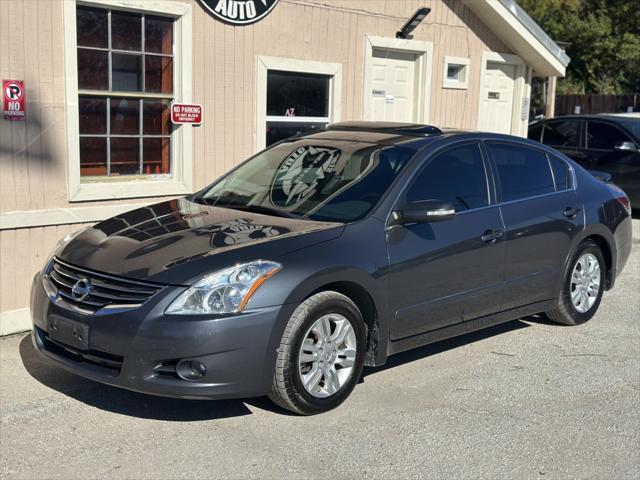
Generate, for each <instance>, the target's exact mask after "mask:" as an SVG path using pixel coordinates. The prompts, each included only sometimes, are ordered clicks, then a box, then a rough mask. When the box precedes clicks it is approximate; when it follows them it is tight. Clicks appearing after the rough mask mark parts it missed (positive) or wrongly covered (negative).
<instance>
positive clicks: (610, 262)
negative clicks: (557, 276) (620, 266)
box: [565, 225, 616, 290]
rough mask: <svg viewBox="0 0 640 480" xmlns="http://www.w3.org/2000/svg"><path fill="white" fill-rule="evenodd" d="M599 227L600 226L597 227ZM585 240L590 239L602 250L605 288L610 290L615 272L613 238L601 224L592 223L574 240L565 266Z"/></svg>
mask: <svg viewBox="0 0 640 480" xmlns="http://www.w3.org/2000/svg"><path fill="white" fill-rule="evenodd" d="M598 227H600V228H598ZM585 241H592V242H593V243H595V244H596V245H597V246H598V248H600V250H601V251H602V256H603V257H604V261H605V263H606V265H605V267H606V269H605V290H610V289H611V288H612V287H613V284H614V282H615V272H616V263H615V262H616V251H615V240H614V238H613V235H612V234H611V232H610V231H609V230H607V229H606V228H605V227H604V226H602V225H594V226H592V228H589V229H587V230H585V231H584V232H583V234H582V235H580V236H579V237H578V238H577V239H576V241H575V242H574V245H573V248H572V249H571V253H570V254H569V257H568V259H567V266H566V268H568V267H569V265H568V263H569V261H570V260H571V256H572V255H573V252H574V251H575V249H576V248H578V245H580V244H582V243H583V242H585ZM565 272H566V270H565Z"/></svg>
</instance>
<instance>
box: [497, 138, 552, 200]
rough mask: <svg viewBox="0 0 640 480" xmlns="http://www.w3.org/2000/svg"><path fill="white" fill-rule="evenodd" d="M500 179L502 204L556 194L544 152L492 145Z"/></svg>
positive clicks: (517, 146)
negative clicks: (546, 194)
mask: <svg viewBox="0 0 640 480" xmlns="http://www.w3.org/2000/svg"><path fill="white" fill-rule="evenodd" d="M487 148H488V149H489V152H490V153H491V156H492V157H493V159H494V162H495V164H496V167H497V169H498V177H499V178H500V186H501V190H502V201H504V202H509V201H511V200H519V199H521V198H527V197H533V196H535V195H542V194H545V193H551V192H554V191H555V187H554V184H553V177H552V176H551V168H550V167H549V161H548V160H547V155H546V154H545V153H544V152H541V151H539V150H535V149H533V148H528V147H523V146H520V145H508V144H504V143H488V144H487Z"/></svg>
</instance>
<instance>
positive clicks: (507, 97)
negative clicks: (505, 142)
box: [478, 62, 516, 135]
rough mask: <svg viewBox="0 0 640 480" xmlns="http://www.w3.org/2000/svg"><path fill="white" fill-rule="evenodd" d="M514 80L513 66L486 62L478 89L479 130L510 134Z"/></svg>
mask: <svg viewBox="0 0 640 480" xmlns="http://www.w3.org/2000/svg"><path fill="white" fill-rule="evenodd" d="M515 78H516V67H515V65H509V64H505V63H494V62H487V69H486V70H485V73H484V78H482V80H481V81H482V85H481V88H480V95H481V100H480V101H481V103H480V112H479V113H478V118H479V121H478V127H479V130H482V131H485V132H495V133H505V134H507V135H508V134H510V133H511V120H512V116H513V93H514V90H515Z"/></svg>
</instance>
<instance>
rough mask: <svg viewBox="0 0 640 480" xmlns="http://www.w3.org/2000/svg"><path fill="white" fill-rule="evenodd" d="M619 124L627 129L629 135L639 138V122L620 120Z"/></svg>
mask: <svg viewBox="0 0 640 480" xmlns="http://www.w3.org/2000/svg"><path fill="white" fill-rule="evenodd" d="M620 123H622V125H624V126H625V127H627V130H630V131H631V133H633V135H634V136H635V137H637V138H640V120H636V119H629V120H621V121H620Z"/></svg>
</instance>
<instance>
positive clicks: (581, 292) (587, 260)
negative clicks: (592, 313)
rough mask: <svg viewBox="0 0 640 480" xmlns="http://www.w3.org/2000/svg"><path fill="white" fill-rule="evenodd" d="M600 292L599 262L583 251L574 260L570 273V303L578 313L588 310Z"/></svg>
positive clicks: (593, 256)
mask: <svg viewBox="0 0 640 480" xmlns="http://www.w3.org/2000/svg"><path fill="white" fill-rule="evenodd" d="M599 293H600V262H598V259H597V258H596V257H595V255H593V254H591V253H585V254H584V255H582V256H581V257H580V258H579V259H578V261H577V262H576V265H575V267H573V273H572V274H571V303H572V304H573V306H574V308H575V309H576V310H577V311H578V312H580V313H586V312H588V311H589V310H590V309H591V307H593V305H594V303H596V299H597V298H598V294H599Z"/></svg>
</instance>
